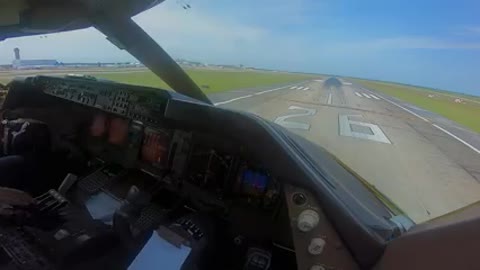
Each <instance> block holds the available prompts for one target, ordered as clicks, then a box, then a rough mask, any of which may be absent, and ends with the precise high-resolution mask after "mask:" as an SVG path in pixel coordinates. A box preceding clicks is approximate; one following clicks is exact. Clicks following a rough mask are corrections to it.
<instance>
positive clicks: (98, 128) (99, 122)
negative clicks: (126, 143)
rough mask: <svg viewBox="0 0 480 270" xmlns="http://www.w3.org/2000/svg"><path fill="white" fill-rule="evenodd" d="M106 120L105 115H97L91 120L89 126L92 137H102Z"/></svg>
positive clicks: (105, 127) (106, 123) (105, 129)
mask: <svg viewBox="0 0 480 270" xmlns="http://www.w3.org/2000/svg"><path fill="white" fill-rule="evenodd" d="M107 125H108V118H107V116H106V115H105V114H97V115H95V117H94V118H93V121H92V124H91V126H90V135H91V136H93V137H102V136H104V135H105V132H106V131H107Z"/></svg>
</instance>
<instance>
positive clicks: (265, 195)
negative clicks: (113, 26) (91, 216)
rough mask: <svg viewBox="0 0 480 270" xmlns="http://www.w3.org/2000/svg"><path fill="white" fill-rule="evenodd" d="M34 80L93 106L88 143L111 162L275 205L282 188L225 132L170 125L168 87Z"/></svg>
mask: <svg viewBox="0 0 480 270" xmlns="http://www.w3.org/2000/svg"><path fill="white" fill-rule="evenodd" d="M31 79H32V83H33V84H34V85H35V86H37V87H39V88H40V89H41V90H42V91H43V92H44V93H45V94H47V95H50V96H53V97H56V98H61V99H63V100H67V101H69V102H75V103H77V104H79V105H82V106H86V107H91V108H92V109H93V110H89V112H90V113H91V114H92V115H91V117H90V118H91V122H90V123H89V127H88V132H87V134H86V139H85V140H84V141H85V142H86V143H85V145H84V147H85V148H86V149H87V152H88V153H89V154H90V155H91V156H92V157H96V158H98V159H100V160H102V161H103V162H105V163H106V164H112V163H113V164H118V165H120V166H122V167H124V168H126V169H139V170H142V171H144V172H146V173H148V174H150V175H152V176H154V177H157V178H165V176H168V177H167V178H168V179H169V181H172V182H173V183H174V184H176V185H180V186H182V188H183V189H184V191H185V192H186V193H189V194H190V195H191V194H200V193H202V194H203V195H204V196H200V197H202V198H203V199H208V200H217V202H218V203H217V204H219V205H220V204H223V205H225V201H226V200H227V201H228V200H230V201H235V203H244V204H247V205H255V206H259V207H261V208H265V209H268V208H271V207H273V206H274V205H275V202H276V201H278V198H279V193H280V188H279V186H278V184H277V182H276V180H275V179H273V178H272V177H271V176H270V175H269V174H268V172H266V171H264V170H262V168H261V166H257V165H256V164H249V163H248V162H247V161H246V160H245V159H243V158H242V153H241V152H242V151H241V150H239V149H240V148H241V146H239V145H235V144H234V143H232V142H231V141H229V140H226V139H225V138H216V139H215V140H214V141H211V136H210V135H209V134H206V135H205V134H201V133H199V132H188V131H184V130H181V129H177V128H174V127H167V126H166V125H165V124H164V123H163V121H162V119H163V113H164V110H165V108H166V103H167V100H168V98H169V96H168V95H169V94H168V93H167V91H161V90H159V89H153V88H147V87H140V86H131V85H123V84H119V83H114V82H108V81H98V80H86V79H78V78H77V79H76V78H57V77H47V76H37V77H33V78H31Z"/></svg>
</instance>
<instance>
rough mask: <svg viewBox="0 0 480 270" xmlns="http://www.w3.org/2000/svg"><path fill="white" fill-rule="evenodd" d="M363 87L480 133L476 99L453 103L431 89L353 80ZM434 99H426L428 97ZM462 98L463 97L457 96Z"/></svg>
mask: <svg viewBox="0 0 480 270" xmlns="http://www.w3.org/2000/svg"><path fill="white" fill-rule="evenodd" d="M355 81H356V82H357V83H360V84H361V85H363V86H364V87H366V88H368V89H371V90H375V91H379V92H382V93H385V94H388V95H390V96H393V97H396V98H399V99H401V100H404V101H406V102H408V103H411V104H413V105H416V106H418V107H420V108H423V109H426V110H429V111H432V112H435V113H437V114H440V115H442V116H444V117H446V118H449V119H451V120H453V121H456V122H457V123H460V124H462V125H464V126H466V127H468V128H470V129H471V130H474V131H476V132H480V103H478V102H475V101H478V99H475V98H472V97H470V98H466V99H464V101H465V103H455V102H454V99H455V97H453V95H454V94H452V96H448V95H450V94H448V95H445V93H444V92H436V91H433V90H431V89H426V88H420V87H413V86H404V85H399V84H394V83H385V82H376V81H367V80H359V79H356V80H355ZM430 94H431V95H434V97H428V95H430ZM458 97H459V98H464V97H465V96H463V95H458Z"/></svg>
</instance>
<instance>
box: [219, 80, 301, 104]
mask: <svg viewBox="0 0 480 270" xmlns="http://www.w3.org/2000/svg"><path fill="white" fill-rule="evenodd" d="M292 85H294V84H290V85H286V86H282V87H278V88H273V89H269V90H265V91H261V92H257V93H254V94H250V95H246V96H241V97H236V98H232V99H229V100H225V101H219V102H216V103H213V105H214V106H218V105H224V104H228V103H231V102H234V101H237V100H241V99H245V98H249V97H253V96H258V95H262V94H265V93H269V92H273V91H277V90H281V89H285V88H288V87H291V86H292Z"/></svg>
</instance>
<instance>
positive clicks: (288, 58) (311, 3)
mask: <svg viewBox="0 0 480 270" xmlns="http://www.w3.org/2000/svg"><path fill="white" fill-rule="evenodd" d="M184 4H189V5H190V6H191V8H190V9H187V10H185V9H183V8H182V5H184ZM479 10H480V1H477V0H472V1H470V0H465V1H464V0H457V1H444V0H418V1H414V2H412V1H403V0H389V1H385V0H372V1H368V0H365V1H358V0H288V1H287V0H261V1H258V0H237V1H234V0H166V1H165V2H164V3H162V4H160V5H158V6H156V7H154V8H152V9H150V10H148V11H145V12H144V13H142V14H140V15H137V16H136V17H135V18H134V20H135V21H136V22H137V23H138V24H139V25H140V26H142V27H143V28H144V29H145V30H146V31H147V33H149V34H150V35H151V36H152V37H153V38H154V39H155V40H156V41H157V42H158V43H159V44H161V45H162V46H163V48H164V49H165V50H166V51H167V52H168V53H169V54H170V55H172V56H173V57H174V58H183V59H188V60H193V61H201V62H205V63H214V64H242V65H245V66H254V67H261V68H270V69H279V70H288V71H297V72H312V73H322V74H335V75H342V76H354V77H362V78H369V79H377V80H385V81H394V82H401V83H408V84H415V85H422V86H427V87H433V88H440V89H444V90H450V91H457V92H464V93H468V94H473V95H480V16H479ZM15 47H19V48H20V49H21V54H22V58H23V59H46V58H48V59H57V60H59V61H63V62H97V61H100V62H118V61H133V60H134V58H133V57H131V56H130V55H128V54H127V53H126V52H124V51H121V50H119V49H117V48H116V47H115V46H113V45H112V44H110V43H109V42H108V41H107V40H106V39H105V37H104V36H103V35H102V34H100V33H99V32H98V31H96V30H95V29H93V28H89V29H85V30H78V31H72V32H65V33H59V34H49V35H46V37H45V36H33V37H23V38H15V39H8V40H6V41H3V42H0V63H2V64H5V63H10V62H11V60H12V59H13V52H12V51H13V48H15Z"/></svg>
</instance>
